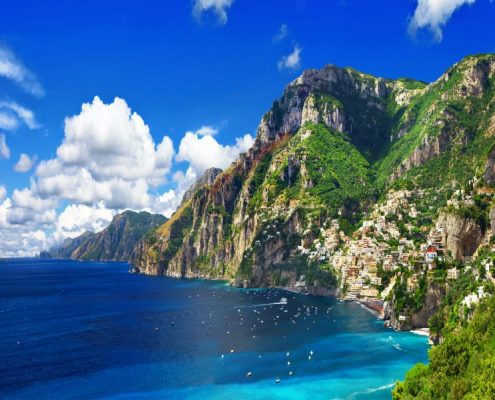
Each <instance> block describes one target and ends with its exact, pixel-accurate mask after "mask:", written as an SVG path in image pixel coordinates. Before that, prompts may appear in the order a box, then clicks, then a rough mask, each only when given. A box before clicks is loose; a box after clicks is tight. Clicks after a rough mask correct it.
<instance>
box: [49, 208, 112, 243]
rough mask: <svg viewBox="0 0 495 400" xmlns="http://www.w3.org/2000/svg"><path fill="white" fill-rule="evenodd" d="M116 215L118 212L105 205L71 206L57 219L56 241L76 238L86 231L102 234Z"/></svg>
mask: <svg viewBox="0 0 495 400" xmlns="http://www.w3.org/2000/svg"><path fill="white" fill-rule="evenodd" d="M116 213H117V211H116V210H111V209H108V208H106V207H105V206H104V205H103V203H99V204H97V205H95V206H92V207H89V206H86V205H82V204H70V205H68V206H67V207H66V208H65V209H64V211H62V212H61V213H60V215H59V216H58V218H57V222H56V224H55V227H56V231H55V235H54V236H55V241H57V242H60V241H62V240H63V239H66V238H74V237H77V236H79V235H81V234H83V233H84V232H86V231H91V232H100V231H101V230H103V229H104V228H106V227H107V226H108V224H109V223H110V221H111V220H112V218H113V217H114V216H115V214H116Z"/></svg>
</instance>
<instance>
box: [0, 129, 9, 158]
mask: <svg viewBox="0 0 495 400" xmlns="http://www.w3.org/2000/svg"><path fill="white" fill-rule="evenodd" d="M0 158H6V159H9V158H10V149H9V146H7V141H6V139H5V135H0Z"/></svg>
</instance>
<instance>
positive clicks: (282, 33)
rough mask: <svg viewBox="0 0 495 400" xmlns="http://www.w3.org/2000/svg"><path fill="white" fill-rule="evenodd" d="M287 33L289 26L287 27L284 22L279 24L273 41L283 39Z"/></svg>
mask: <svg viewBox="0 0 495 400" xmlns="http://www.w3.org/2000/svg"><path fill="white" fill-rule="evenodd" d="M288 35H289V28H287V25H286V24H282V25H280V29H279V30H278V32H277V34H276V35H275V36H273V42H274V43H277V42H280V41H282V40H284V39H285V38H286V37H287V36H288Z"/></svg>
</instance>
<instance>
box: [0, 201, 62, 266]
mask: <svg viewBox="0 0 495 400" xmlns="http://www.w3.org/2000/svg"><path fill="white" fill-rule="evenodd" d="M11 206H12V202H11V199H6V200H4V201H3V202H0V257H27V256H32V255H34V254H37V253H39V252H40V251H41V250H44V249H47V248H49V247H50V246H51V243H52V241H51V239H50V237H49V236H48V235H47V234H46V232H45V231H44V230H43V229H42V228H41V226H42V225H37V223H35V222H33V221H26V222H25V223H23V224H20V225H18V224H11V223H9V222H8V217H7V216H8V213H9V212H10V208H11Z"/></svg>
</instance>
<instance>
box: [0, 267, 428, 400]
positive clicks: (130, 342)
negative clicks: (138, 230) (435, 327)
mask: <svg viewBox="0 0 495 400" xmlns="http://www.w3.org/2000/svg"><path fill="white" fill-rule="evenodd" d="M128 271H129V265H128V264H126V263H105V262H78V261H51V260H34V259H32V260H28V259H23V260H21V259H19V260H3V261H0V398H1V399H50V400H53V399H122V400H127V399H200V400H205V399H226V400H227V399H228V400H231V399H236V400H237V399H284V400H290V399H310V400H319V399H325V400H331V399H356V400H358V399H390V398H391V390H392V388H393V385H394V382H395V381H397V380H400V379H403V378H404V376H405V373H406V371H407V370H408V369H409V368H411V367H412V366H413V365H414V364H415V363H417V362H426V361H427V351H428V344H427V338H425V337H423V336H418V335H415V334H412V333H408V332H401V333H399V332H394V331H393V330H391V329H387V328H384V327H383V321H380V320H379V319H377V318H376V316H375V315H373V314H372V313H371V312H370V311H368V310H367V309H364V308H363V307H362V306H360V305H359V304H356V303H350V302H342V301H338V300H336V299H332V298H325V297H317V296H310V295H303V294H296V293H292V292H288V291H284V290H278V289H239V288H233V287H230V286H229V285H227V284H226V283H225V282H221V281H205V280H186V279H173V278H164V277H150V276H144V275H136V274H130V273H129V272H128Z"/></svg>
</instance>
